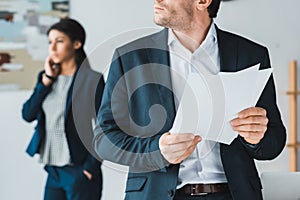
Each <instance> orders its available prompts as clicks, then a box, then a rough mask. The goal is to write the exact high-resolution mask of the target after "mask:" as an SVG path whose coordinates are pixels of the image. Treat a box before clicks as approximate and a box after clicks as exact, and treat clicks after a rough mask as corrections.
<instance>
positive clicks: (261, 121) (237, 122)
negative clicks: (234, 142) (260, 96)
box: [230, 107, 269, 144]
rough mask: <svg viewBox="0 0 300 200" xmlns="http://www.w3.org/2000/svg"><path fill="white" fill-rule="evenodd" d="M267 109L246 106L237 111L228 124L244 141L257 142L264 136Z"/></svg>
mask: <svg viewBox="0 0 300 200" xmlns="http://www.w3.org/2000/svg"><path fill="white" fill-rule="evenodd" d="M268 121H269V120H268V118H267V111H266V110H265V109H263V108H259V107H252V108H247V109H245V110H243V111H241V112H239V113H238V117H237V118H235V119H233V120H231V122H230V124H231V127H232V129H233V130H234V131H237V132H238V133H239V135H240V136H242V137H243V138H244V139H245V140H246V142H248V143H250V144H257V143H259V142H260V140H261V139H262V138H263V137H264V135H265V132H266V130H267V124H268Z"/></svg>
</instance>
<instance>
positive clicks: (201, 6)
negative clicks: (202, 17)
mask: <svg viewBox="0 0 300 200" xmlns="http://www.w3.org/2000/svg"><path fill="white" fill-rule="evenodd" d="M211 2H212V0H197V9H198V10H201V11H203V10H207V8H208V6H209V5H210V4H211Z"/></svg>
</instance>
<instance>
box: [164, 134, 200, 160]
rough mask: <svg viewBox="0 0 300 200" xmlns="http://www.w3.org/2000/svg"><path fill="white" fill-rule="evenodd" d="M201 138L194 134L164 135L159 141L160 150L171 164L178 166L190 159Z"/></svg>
mask: <svg viewBox="0 0 300 200" xmlns="http://www.w3.org/2000/svg"><path fill="white" fill-rule="evenodd" d="M200 141H201V137H200V136H198V135H196V136H195V135H194V134H192V133H178V134H170V133H169V132H167V133H165V134H163V135H162V136H161V137H160V139H159V149H160V151H161V153H162V155H163V156H164V158H165V159H166V160H167V161H168V162H169V163H171V164H177V163H180V162H181V161H183V160H184V159H186V158H187V157H189V156H190V155H191V154H192V153H193V151H194V150H195V148H196V146H197V144H198V143H199V142H200Z"/></svg>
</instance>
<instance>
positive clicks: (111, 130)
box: [93, 50, 167, 172]
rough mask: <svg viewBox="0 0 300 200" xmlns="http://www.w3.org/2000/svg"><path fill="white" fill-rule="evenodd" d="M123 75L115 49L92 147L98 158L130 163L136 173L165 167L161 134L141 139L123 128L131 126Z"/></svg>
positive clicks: (121, 64)
mask: <svg viewBox="0 0 300 200" xmlns="http://www.w3.org/2000/svg"><path fill="white" fill-rule="evenodd" d="M125 64H126V63H125ZM125 64H124V65H125ZM123 75H124V69H123V63H122V58H121V57H120V56H119V53H118V50H116V51H115V53H114V56H113V61H112V63H111V66H110V71H109V75H108V78H107V81H106V84H105V88H104V92H103V99H102V104H101V106H100V110H99V114H98V121H97V125H96V128H95V131H94V134H95V137H94V142H93V145H94V149H95V151H96V152H97V154H98V155H99V156H100V157H101V159H104V160H109V161H112V162H115V163H118V164H122V165H127V166H130V169H131V170H135V172H138V171H155V170H159V169H164V167H165V166H166V164H167V163H166V161H165V160H164V159H163V157H162V155H161V153H160V151H159V146H158V141H159V138H160V135H154V136H152V137H144V138H143V137H137V136H133V135H131V134H130V133H129V131H126V130H130V125H129V112H128V109H127V108H126V107H127V106H128V105H125V106H124V102H126V103H127V102H128V94H127V87H126V80H124V79H122V77H123ZM120 81H121V82H120ZM116 85H118V87H115V86H116ZM121 127H122V128H121Z"/></svg>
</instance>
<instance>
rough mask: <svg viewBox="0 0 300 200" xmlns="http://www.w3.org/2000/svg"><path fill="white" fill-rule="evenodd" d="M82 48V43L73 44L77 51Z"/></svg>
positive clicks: (77, 41)
mask: <svg viewBox="0 0 300 200" xmlns="http://www.w3.org/2000/svg"><path fill="white" fill-rule="evenodd" d="M81 46H82V43H81V42H80V41H79V40H76V41H75V42H74V43H73V48H74V49H76V50H77V49H79V48H80V47H81Z"/></svg>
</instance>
